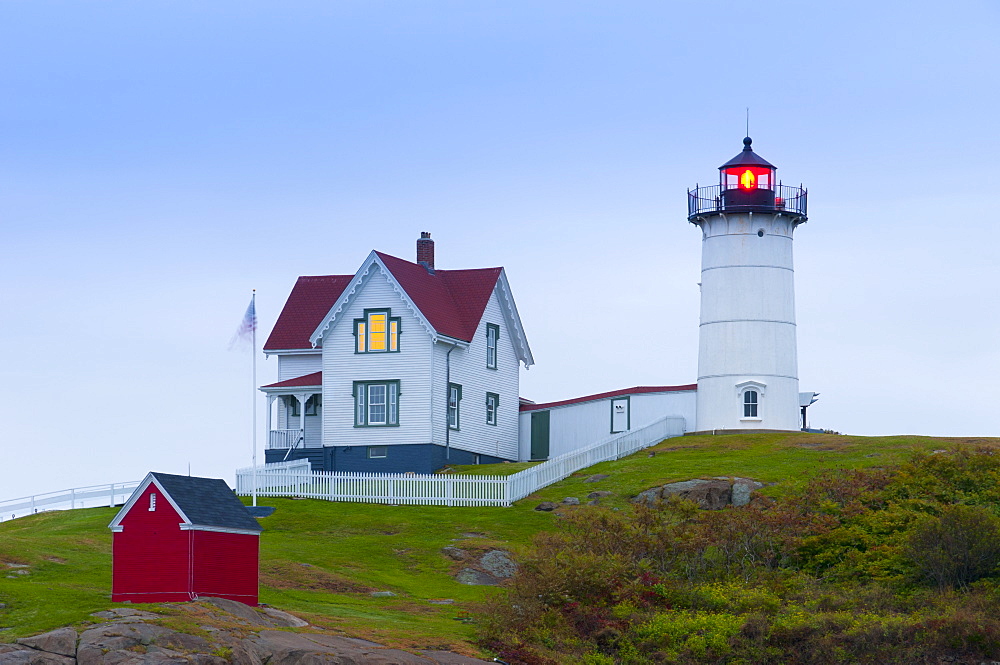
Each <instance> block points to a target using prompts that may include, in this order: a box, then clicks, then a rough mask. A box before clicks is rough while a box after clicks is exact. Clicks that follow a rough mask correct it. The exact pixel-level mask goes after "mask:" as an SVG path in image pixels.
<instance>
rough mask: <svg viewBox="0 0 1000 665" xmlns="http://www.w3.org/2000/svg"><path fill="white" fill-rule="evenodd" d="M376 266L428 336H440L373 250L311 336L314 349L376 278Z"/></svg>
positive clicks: (310, 339)
mask: <svg viewBox="0 0 1000 665" xmlns="http://www.w3.org/2000/svg"><path fill="white" fill-rule="evenodd" d="M375 266H377V267H378V269H379V270H380V271H381V273H382V274H383V275H385V278H386V280H387V281H388V282H389V286H391V287H392V290H393V291H395V293H396V295H397V296H399V298H400V300H402V301H403V304H404V305H406V307H407V309H409V310H410V312H412V313H413V316H414V317H416V319H417V321H419V322H420V325H421V326H423V328H424V330H426V331H427V334H429V335H430V336H431V337H434V338H436V337H437V336H438V335H437V331H435V330H434V327H433V326H432V325H431V323H430V321H428V320H427V317H425V316H424V314H423V312H421V311H420V309H419V308H418V307H417V306H416V305H415V304H414V302H413V301H412V300H411V299H410V296H409V295H407V293H406V291H405V290H404V289H403V287H402V286H400V284H399V282H398V281H397V280H396V277H395V276H394V275H393V274H392V271H391V270H389V269H388V268H387V267H386V266H385V264H384V263H382V260H381V259H380V258H379V257H378V254H377V253H376V252H375V250H372V252H371V253H370V254H369V255H368V258H367V259H365V262H364V263H362V264H361V268H359V269H358V272H357V273H356V274H355V275H354V279H352V280H351V283H350V285H349V286H348V287H347V288H346V289H344V292H343V293H341V294H340V297H339V298H337V302H335V303H334V304H333V307H331V308H330V311H329V312H328V313H327V314H326V316H324V317H323V320H322V321H320V324H319V326H318V327H317V328H316V330H315V331H314V332H313V334H312V335H310V336H309V342H310V343H311V344H312V345H313V348H316V347H319V346H322V342H323V338H324V337H325V336H326V334H327V333H328V332H330V331H332V330H333V328H334V327H335V326H336V324H337V323H338V317H339V316H340V314H341V313H342V312H343V311H344V309H346V308H347V306H348V305H349V304H350V303H351V301H352V300H353V299H354V296H355V295H357V293H358V292H359V291H360V290H362V289H363V288H364V286H365V284H366V283H367V281H368V279H370V277H373V276H374V274H373V273H372V272H371V270H372V268H373V267H375Z"/></svg>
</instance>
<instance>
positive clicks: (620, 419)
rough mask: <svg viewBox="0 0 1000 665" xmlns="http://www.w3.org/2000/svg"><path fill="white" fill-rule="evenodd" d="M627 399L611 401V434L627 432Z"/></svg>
mask: <svg viewBox="0 0 1000 665" xmlns="http://www.w3.org/2000/svg"><path fill="white" fill-rule="evenodd" d="M628 406H629V399H628V397H623V398H621V399H613V400H611V433H612V434H617V433H618V432H627V431H628V430H629V425H630V423H629V409H628Z"/></svg>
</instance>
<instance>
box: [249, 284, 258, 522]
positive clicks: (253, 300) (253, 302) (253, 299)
mask: <svg viewBox="0 0 1000 665" xmlns="http://www.w3.org/2000/svg"><path fill="white" fill-rule="evenodd" d="M250 307H251V308H252V309H253V327H252V337H251V339H250V364H251V365H253V386H251V389H252V390H253V393H252V394H253V428H252V429H251V431H252V432H253V436H252V437H251V438H252V440H253V505H254V506H256V505H257V289H254V290H253V295H251V296H250Z"/></svg>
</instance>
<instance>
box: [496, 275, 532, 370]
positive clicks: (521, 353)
mask: <svg viewBox="0 0 1000 665" xmlns="http://www.w3.org/2000/svg"><path fill="white" fill-rule="evenodd" d="M493 291H494V293H496V294H497V299H498V300H499V301H500V304H501V309H502V310H503V314H504V319H505V320H506V322H507V329H508V330H509V331H513V332H514V333H515V334H514V335H511V336H510V337H511V340H512V341H514V342H515V343H514V350H515V352H516V353H517V359H518V360H520V361H521V362H523V363H524V368H525V369H527V368H529V367H531V366H532V365H534V364H535V359H534V357H533V356H532V355H531V348H530V347H529V346H528V338H527V336H526V335H525V334H524V326H523V325H522V324H521V316H520V315H519V314H518V313H517V305H515V304H514V295H513V294H512V293H511V290H510V283H509V282H508V281H507V271H506V270H505V269H503V268H501V269H500V277H498V278H497V283H496V286H494V287H493Z"/></svg>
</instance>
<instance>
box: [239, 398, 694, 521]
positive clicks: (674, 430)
mask: <svg viewBox="0 0 1000 665" xmlns="http://www.w3.org/2000/svg"><path fill="white" fill-rule="evenodd" d="M684 427H685V420H684V419H683V418H677V417H667V418H661V419H660V420H657V421H655V422H653V423H651V424H649V425H647V426H645V427H642V428H639V429H636V430H633V431H631V432H624V433H622V434H616V435H614V436H611V437H608V438H607V439H604V440H602V441H599V442H597V443H595V444H593V445H591V446H587V447H585V448H581V449H579V450H576V451H573V452H571V453H566V454H565V455H560V456H559V457H554V458H552V459H550V460H548V461H546V462H542V463H541V464H537V465H535V466H533V467H531V468H530V469H525V470H524V471H519V472H518V473H515V474H512V475H510V476H475V475H458V474H437V475H429V474H412V473H335V472H329V471H312V470H311V468H310V465H309V462H308V460H294V461H291V462H280V463H277V464H266V465H264V466H261V467H257V471H256V476H257V478H256V485H257V495H258V496H264V497H269V496H273V497H281V496H284V497H290V496H298V497H306V498H311V499H325V500H327V501H354V502H358V503H388V504H394V505H396V504H417V505H425V506H509V505H510V504H511V503H513V502H514V501H517V500H518V499H523V498H524V497H526V496H528V495H529V494H531V493H532V492H535V491H536V490H539V489H541V488H543V487H545V486H547V485H551V484H552V483H554V482H557V481H559V480H562V479H563V478H566V477H567V476H569V475H570V474H571V473H573V472H575V471H579V470H580V469H585V468H587V467H588V466H593V465H594V464H597V463H598V462H606V461H608V460H616V459H620V458H622V457H625V456H626V455H631V454H632V453H634V452H636V451H637V450H641V449H642V448H648V447H649V446H652V445H655V444H657V443H659V442H660V441H663V440H664V439H668V438H670V437H673V436H680V435H682V434H683V433H684ZM253 476H254V470H253V468H252V467H250V468H246V469H239V470H237V471H236V493H237V494H240V495H243V496H248V495H250V494H251V493H252V491H253V485H254V477H253Z"/></svg>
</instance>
